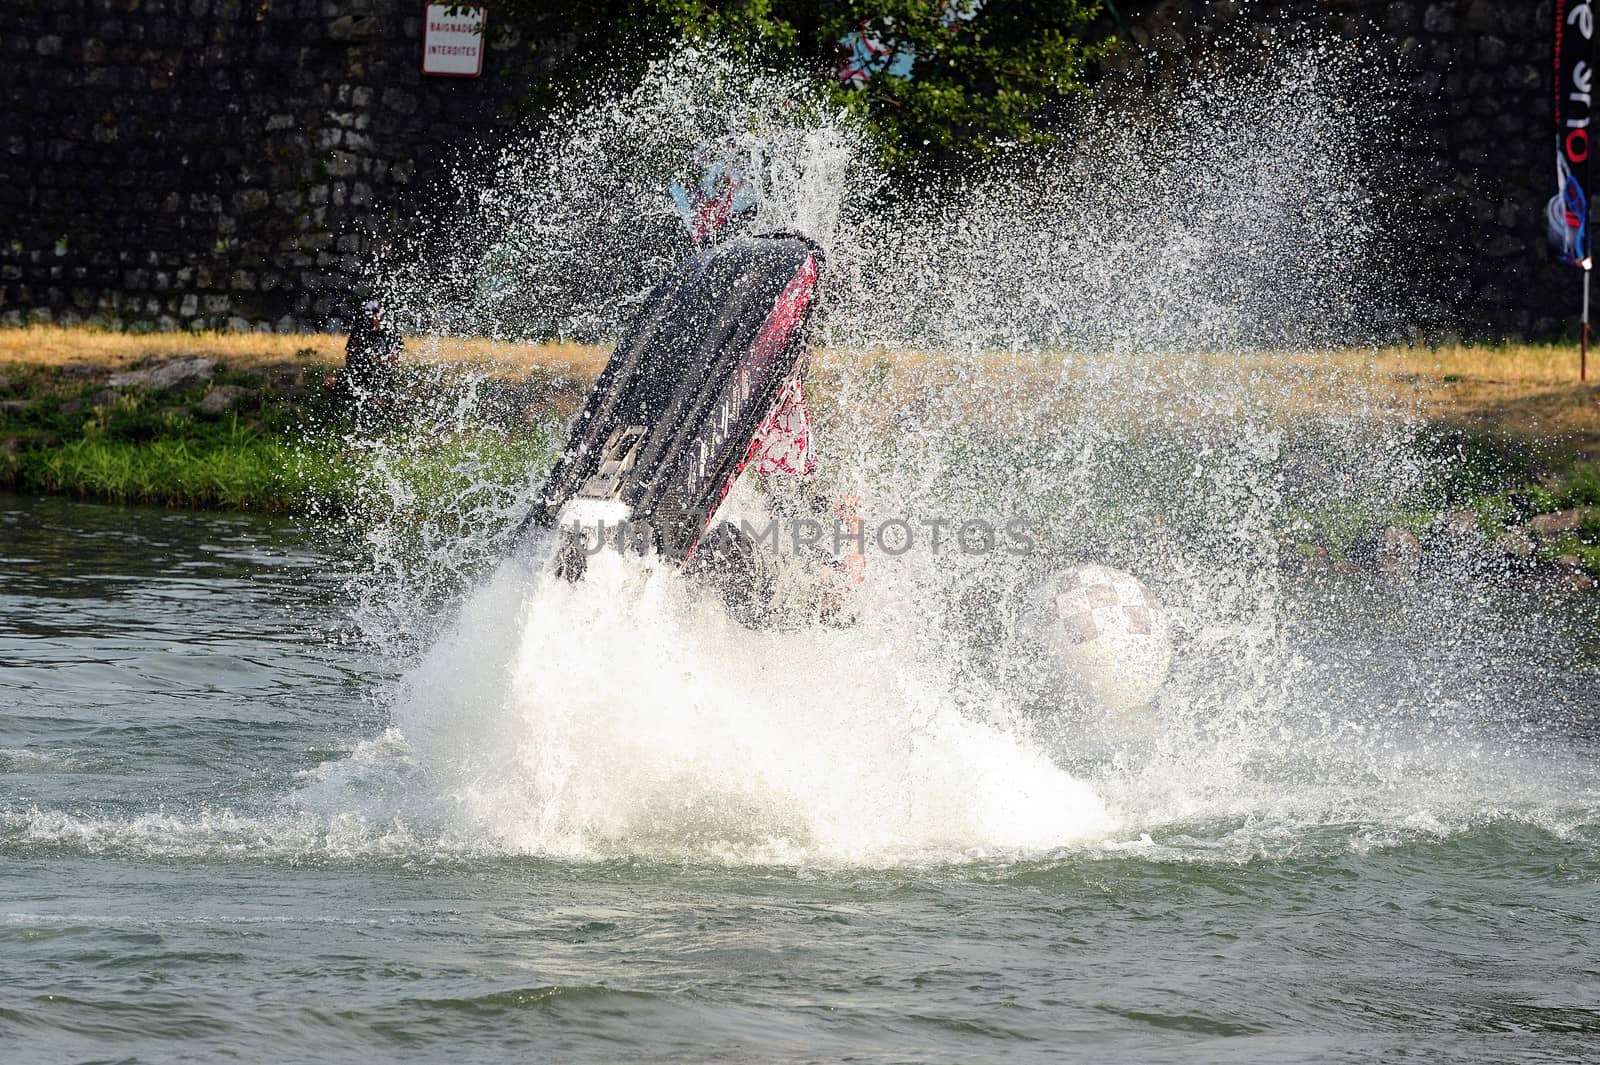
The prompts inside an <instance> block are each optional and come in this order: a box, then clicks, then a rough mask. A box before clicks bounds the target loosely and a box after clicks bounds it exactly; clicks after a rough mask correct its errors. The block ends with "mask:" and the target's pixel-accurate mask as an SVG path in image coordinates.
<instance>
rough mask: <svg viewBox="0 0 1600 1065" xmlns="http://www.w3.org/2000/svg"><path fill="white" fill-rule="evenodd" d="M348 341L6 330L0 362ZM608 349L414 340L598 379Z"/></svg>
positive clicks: (502, 364) (287, 349) (327, 358)
mask: <svg viewBox="0 0 1600 1065" xmlns="http://www.w3.org/2000/svg"><path fill="white" fill-rule="evenodd" d="M345 340H346V338H345V337H344V336H343V335H342V334H334V333H284V334H278V333H142V334H141V333H111V332H105V331H101V330H93V329H70V328H62V327H60V326H29V327H27V328H23V329H0V363H17V364H21V365H25V366H60V365H62V364H64V363H71V362H82V363H91V364H93V365H96V366H104V367H107V368H112V369H121V368H124V367H126V366H128V365H130V364H132V363H135V362H138V361H139V360H140V359H144V358H149V357H151V356H158V357H161V358H171V357H174V356H192V355H203V356H205V357H207V358H212V359H216V360H218V361H219V362H224V363H227V364H228V365H230V366H236V367H240V368H246V369H248V368H250V367H254V366H263V365H268V364H272V363H280V362H294V361H297V360H301V361H308V362H312V363H316V364H320V365H326V366H336V365H338V364H340V363H341V362H343V361H344V346H345ZM609 350H610V349H609V348H608V347H597V346H592V345H583V344H514V343H507V342H505V341H495V340H483V339H479V338H475V337H407V338H406V353H407V355H408V356H409V357H410V358H413V359H417V360H419V361H427V362H442V363H455V364H467V365H474V366H482V367H485V368H487V369H490V370H493V371H495V372H502V373H508V374H515V373H526V372H529V371H531V370H533V369H536V368H544V369H553V370H556V371H558V372H564V373H569V374H571V375H574V376H577V377H580V378H593V377H595V376H596V375H598V374H599V372H600V368H601V367H602V366H604V365H605V359H606V355H607V354H608V353H609Z"/></svg>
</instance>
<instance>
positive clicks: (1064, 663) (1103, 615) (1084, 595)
mask: <svg viewBox="0 0 1600 1065" xmlns="http://www.w3.org/2000/svg"><path fill="white" fill-rule="evenodd" d="M1030 620H1031V622H1032V625H1033V627H1034V631H1035V632H1036V633H1037V636H1038V638H1039V640H1040V643H1041V644H1042V649H1043V651H1044V656H1045V659H1046V660H1047V661H1048V662H1050V663H1052V665H1053V666H1054V668H1055V669H1056V670H1057V671H1058V673H1059V674H1060V677H1061V679H1062V680H1063V681H1066V682H1068V683H1073V684H1076V685H1077V686H1078V687H1079V688H1080V689H1081V690H1082V691H1083V692H1084V694H1086V695H1087V696H1089V697H1090V698H1091V699H1093V700H1094V701H1095V702H1097V703H1099V704H1100V705H1101V706H1103V707H1104V708H1105V709H1107V710H1110V711H1112V712H1115V713H1119V714H1128V713H1132V712H1134V711H1137V710H1139V709H1141V708H1143V707H1145V706H1146V705H1148V704H1149V702H1150V701H1151V700H1152V699H1154V698H1155V696H1156V692H1158V691H1159V690H1160V689H1161V685H1162V684H1164V683H1166V679H1167V674H1168V672H1169V671H1170V670H1171V668H1172V623H1171V621H1170V620H1169V619H1168V617H1167V612H1166V611H1165V610H1164V609H1162V607H1161V604H1160V603H1159V602H1158V601H1157V600H1156V597H1155V596H1154V595H1153V594H1152V593H1151V591H1150V589H1149V588H1147V587H1145V585H1144V582H1143V581H1141V580H1139V578H1137V577H1135V576H1133V574H1131V573H1124V572H1122V571H1121V570H1117V569H1112V568H1111V567H1110V566H1100V565H1088V566H1074V567H1073V568H1071V569H1066V570H1060V571H1059V572H1056V573H1052V574H1051V575H1050V576H1048V577H1046V578H1045V579H1044V581H1043V582H1042V583H1041V584H1040V585H1039V587H1038V588H1037V589H1036V590H1035V592H1034V594H1033V602H1032V610H1031V619H1030Z"/></svg>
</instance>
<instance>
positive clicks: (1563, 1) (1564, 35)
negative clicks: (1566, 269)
mask: <svg viewBox="0 0 1600 1065" xmlns="http://www.w3.org/2000/svg"><path fill="white" fill-rule="evenodd" d="M1555 9H1556V40H1555V75H1556V112H1555V119H1556V194H1555V195H1554V196H1552V197H1551V198H1550V204H1549V207H1548V209H1547V215H1548V219H1547V221H1548V223H1549V233H1550V245H1551V249H1552V250H1553V251H1554V252H1555V256H1556V258H1557V259H1559V260H1560V261H1561V262H1564V263H1569V264H1571V265H1572V266H1581V267H1583V268H1584V269H1585V270H1587V269H1588V268H1589V156H1590V147H1591V142H1590V137H1589V119H1590V116H1591V114H1592V110H1593V105H1592V103H1591V96H1590V83H1591V82H1592V80H1593V77H1594V19H1595V11H1594V4H1593V0H1555Z"/></svg>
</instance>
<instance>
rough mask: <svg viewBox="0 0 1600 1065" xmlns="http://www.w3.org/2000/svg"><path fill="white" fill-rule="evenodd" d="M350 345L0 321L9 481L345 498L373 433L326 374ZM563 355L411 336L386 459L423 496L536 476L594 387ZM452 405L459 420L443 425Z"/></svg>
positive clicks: (180, 495)
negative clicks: (401, 443)
mask: <svg viewBox="0 0 1600 1065" xmlns="http://www.w3.org/2000/svg"><path fill="white" fill-rule="evenodd" d="M343 351H344V338H343V337H339V336H317V335H304V336H277V335H240V334H201V335H194V336H188V335H183V336H172V335H148V334H147V335H143V336H138V335H132V334H121V333H107V332H99V331H93V330H87V329H60V328H40V327H35V328H30V329H13V330H0V487H3V488H9V489H11V490H15V491H33V492H46V493H52V494H60V495H67V496H74V497H78V498H84V499H96V500H103V501H107V502H113V503H144V504H152V505H157V506H168V507H193V508H205V509H222V510H244V511H260V512H303V511H306V510H309V509H316V510H318V511H319V512H324V513H326V512H327V511H328V510H329V509H330V508H331V509H337V508H339V507H342V506H345V505H348V504H349V503H350V502H351V501H352V500H353V499H354V497H355V495H356V494H357V493H358V492H359V491H360V487H361V482H362V479H363V471H364V469H365V467H366V465H367V462H368V459H369V458H370V455H369V451H370V448H367V447H365V446H364V445H367V444H370V442H371V441H370V438H369V434H367V433H360V434H358V433H355V432H353V431H352V425H351V423H350V420H349V412H348V411H346V410H344V409H343V408H342V404H341V403H340V401H339V400H338V398H337V396H336V394H335V393H334V392H333V391H332V390H330V389H329V388H328V387H327V380H328V378H329V377H330V375H332V374H333V373H334V372H335V371H336V370H337V369H338V367H339V366H340V365H341V363H342V361H343ZM579 354H580V355H581V354H582V352H581V351H579ZM560 355H561V349H553V350H552V351H551V352H550V358H549V359H548V363H549V365H546V366H544V367H541V368H538V369H535V370H525V369H522V368H521V367H520V366H519V367H518V369H517V370H516V372H515V373H508V372H506V371H504V370H503V369H498V368H497V360H502V356H501V353H500V352H498V351H497V350H496V348H495V346H494V345H490V344H484V343H477V342H463V343H461V344H458V345H451V346H447V347H445V348H444V350H440V346H439V345H425V344H422V343H419V342H413V343H411V344H410V345H408V356H409V358H408V362H409V364H410V365H409V368H408V370H407V371H406V382H405V392H406V395H407V397H408V400H409V402H410V404H411V405H410V407H409V408H408V410H407V417H406V418H404V419H393V420H392V421H393V422H394V423H395V424H391V425H388V426H386V427H382V428H380V429H378V430H374V432H382V433H394V432H407V431H411V430H416V432H415V434H414V435H415V437H416V439H414V440H412V439H408V440H407V446H406V447H405V448H403V449H397V450H400V451H401V452H402V455H403V458H402V461H400V462H399V463H398V464H391V465H392V468H391V469H390V470H389V472H390V473H391V474H394V475H397V476H400V477H403V478H406V479H407V481H408V484H407V487H408V488H409V489H413V490H415V492H416V493H417V494H419V495H420V496H421V497H422V505H426V502H427V500H428V499H429V498H432V497H440V496H448V495H450V494H451V493H452V492H459V491H461V490H463V489H464V488H465V487H466V486H465V485H464V484H462V483H460V482H461V481H462V479H463V478H464V477H466V476H469V475H470V476H471V477H474V478H484V477H487V478H489V479H491V480H493V479H496V478H498V479H500V480H503V481H506V482H507V483H511V482H515V481H518V480H520V479H525V478H526V476H527V470H528V469H529V468H530V466H532V465H535V464H537V463H539V462H542V461H545V460H546V459H547V458H548V451H549V447H550V440H549V433H548V432H547V431H545V430H546V429H548V427H549V423H550V422H551V420H552V419H560V418H565V417H570V415H571V413H572V412H573V411H575V410H576V408H577V404H578V402H579V401H580V400H581V397H582V394H583V389H584V387H585V386H584V385H582V384H580V383H578V382H577V381H576V380H574V379H573V378H572V377H570V376H568V374H567V373H566V372H565V371H564V370H562V369H556V368H552V367H561V366H563V364H562V363H561V361H560ZM502 361H503V360H502ZM575 369H578V367H576V366H575ZM468 392H470V393H471V404H470V406H471V409H470V410H465V409H462V399H463V396H464V395H465V394H466V393H468ZM451 416H455V420H456V423H457V424H455V425H454V426H452V428H453V429H455V430H458V431H454V432H449V433H442V432H440V431H438V430H439V425H438V422H439V420H440V418H441V417H446V418H448V417H451ZM469 452H470V462H465V461H464V456H465V455H467V453H469ZM468 465H470V467H471V469H470V471H468V470H467V469H465V467H466V466H468ZM452 473H454V476H452Z"/></svg>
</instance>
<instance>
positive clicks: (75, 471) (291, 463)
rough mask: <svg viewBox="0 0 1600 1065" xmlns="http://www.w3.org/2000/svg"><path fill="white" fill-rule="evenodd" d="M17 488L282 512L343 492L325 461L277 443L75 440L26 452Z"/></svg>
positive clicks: (334, 471)
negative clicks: (316, 498) (314, 498)
mask: <svg viewBox="0 0 1600 1065" xmlns="http://www.w3.org/2000/svg"><path fill="white" fill-rule="evenodd" d="M19 481H20V483H21V486H22V487H24V488H31V489H35V490H39V491H45V492H58V493H61V494H64V495H74V496H79V497H82V498H87V499H103V500H107V501H109V502H113V503H149V504H155V505H158V506H167V507H200V508H209V509H215V510H262V511H287V510H294V509H297V508H299V507H300V506H302V505H303V504H304V503H305V502H306V501H307V500H308V499H309V498H312V497H315V496H326V497H331V498H338V497H339V496H340V495H342V494H343V493H342V491H341V487H342V486H341V477H340V474H339V472H338V470H337V469H336V468H335V466H334V465H333V463H332V462H331V461H330V460H329V458H328V456H326V455H324V454H321V453H319V452H315V451H302V450H299V449H296V448H293V447H290V446H288V445H286V444H284V443H283V442H282V441H280V440H276V439H246V440H241V441H239V442H237V443H224V444H204V443H195V442H191V441H188V440H153V441H149V442H146V443H138V444H135V443H128V442H127V441H122V440H95V439H83V440H74V441H72V442H71V443H68V444H63V445H61V446H60V447H56V448H48V449H43V450H39V451H35V452H31V453H29V454H28V455H26V456H25V457H24V459H23V462H22V470H21V476H20V477H19Z"/></svg>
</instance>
